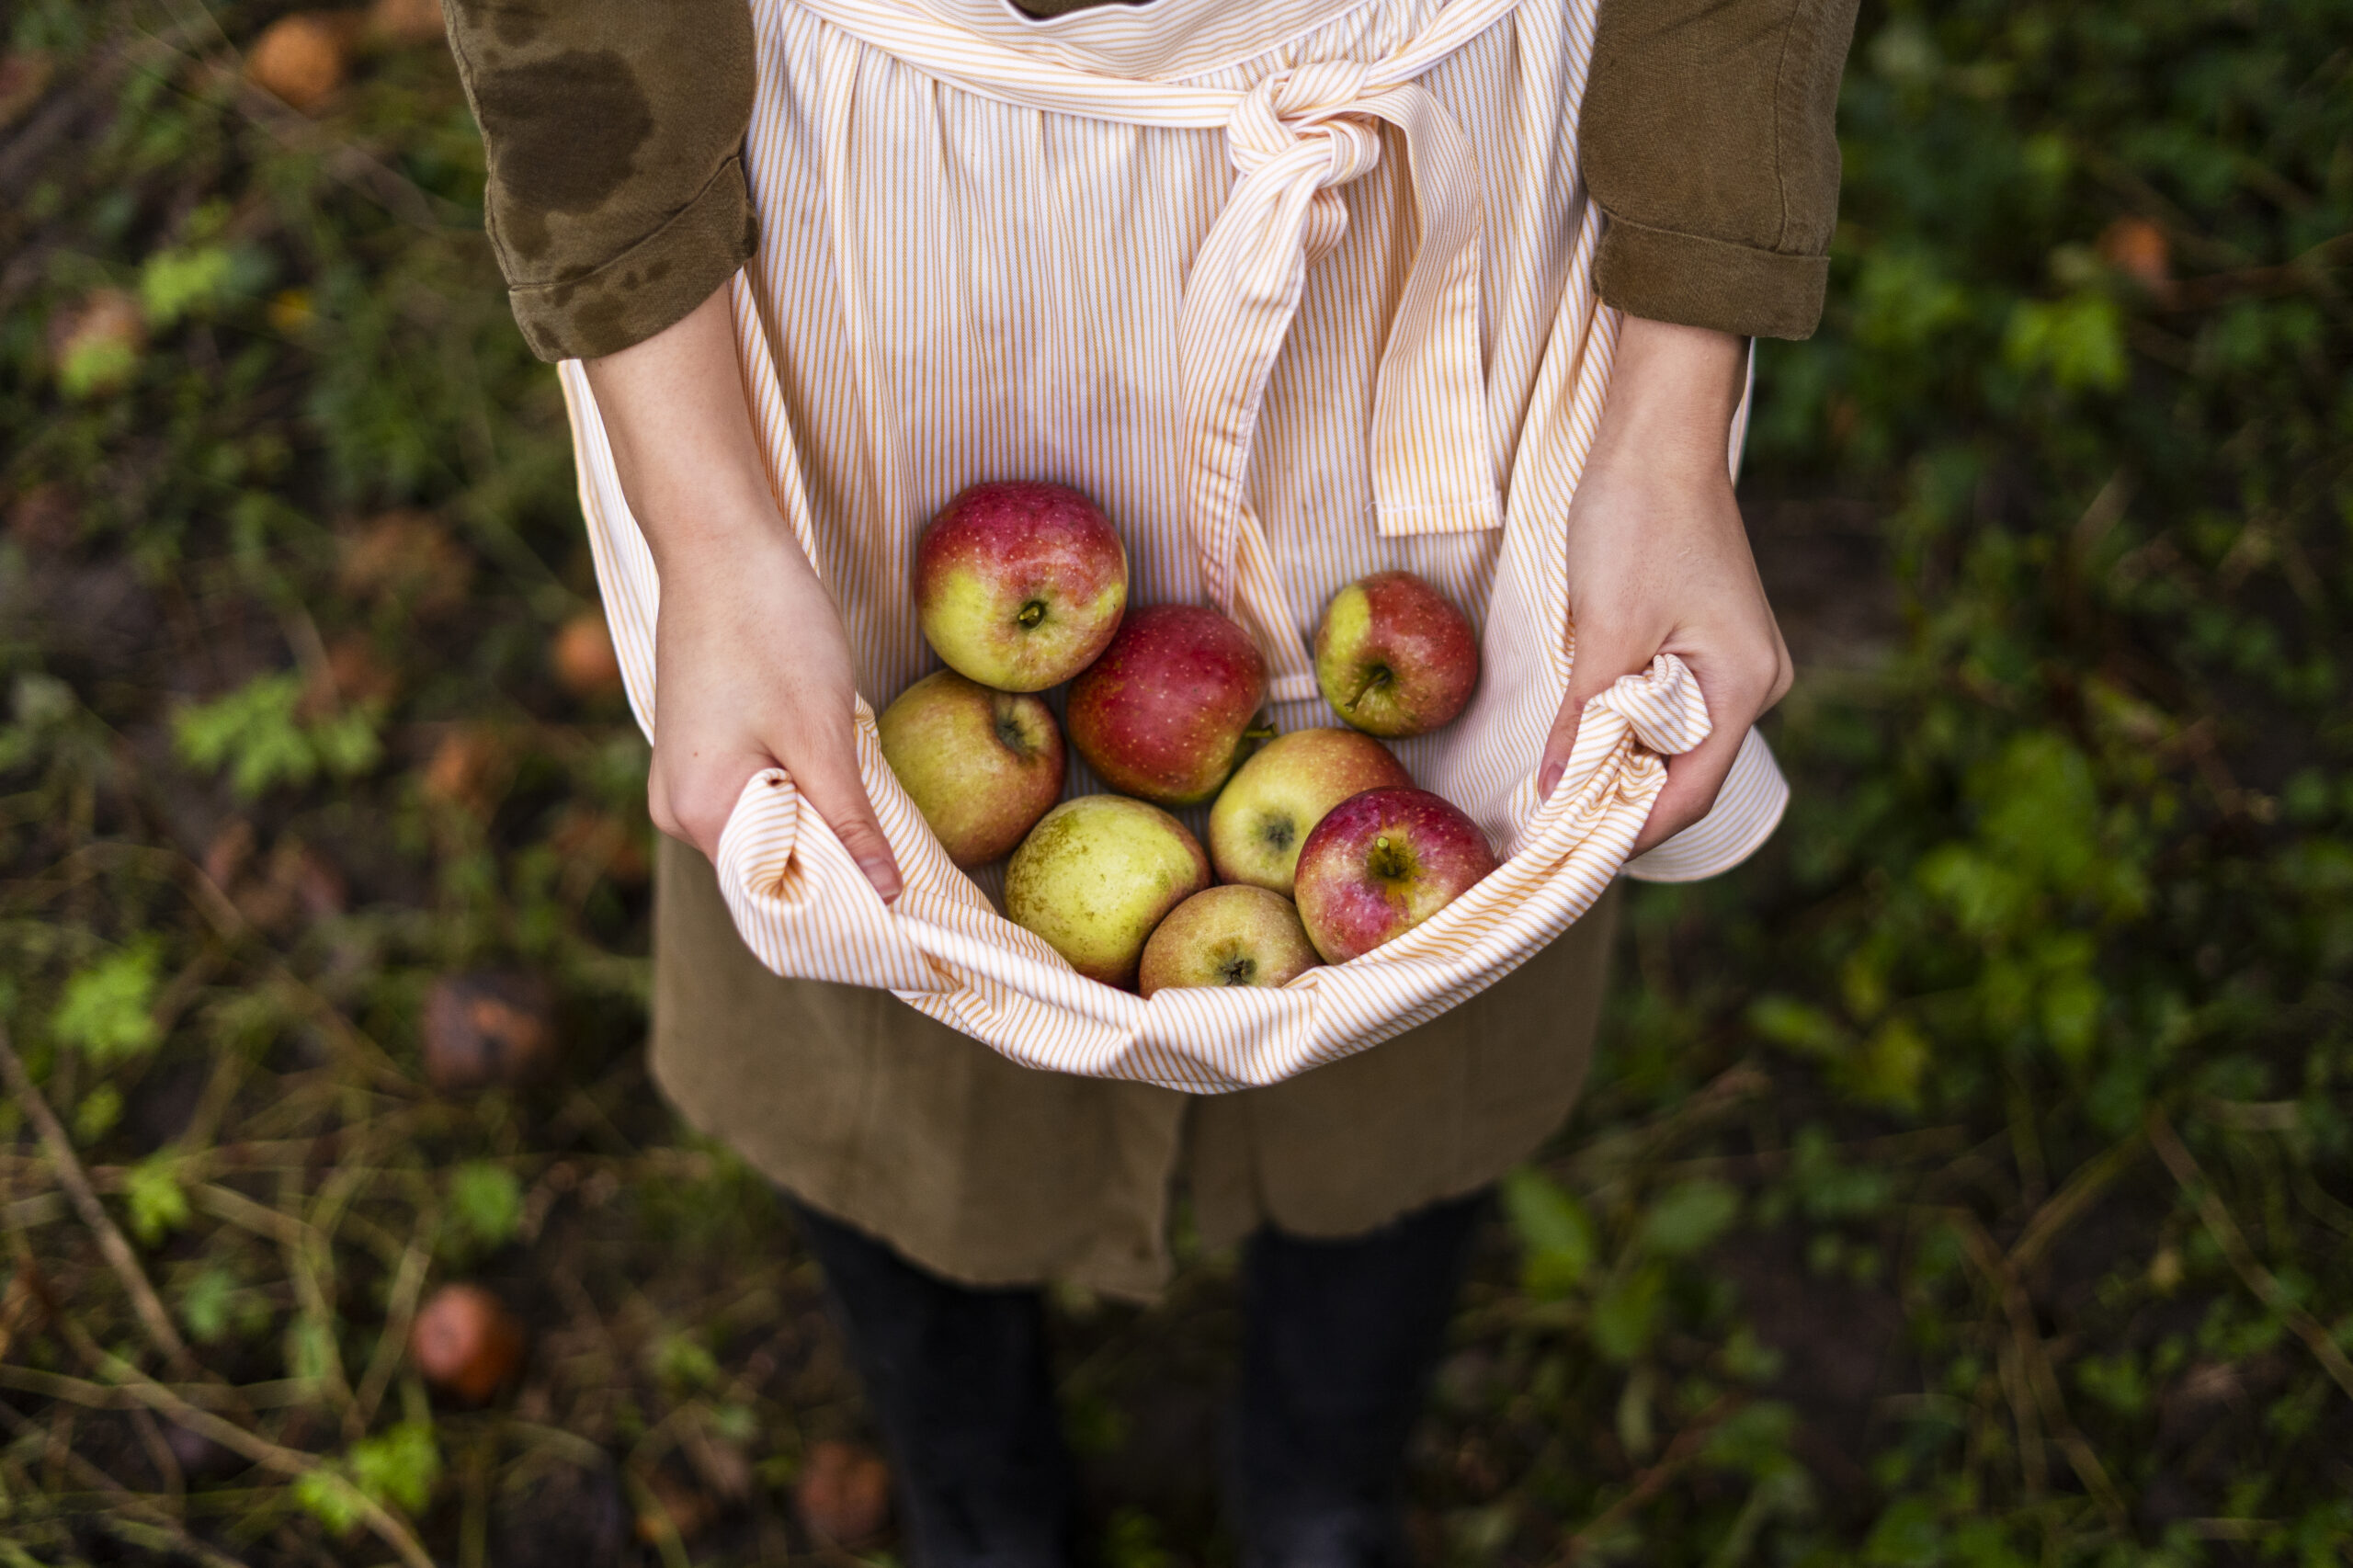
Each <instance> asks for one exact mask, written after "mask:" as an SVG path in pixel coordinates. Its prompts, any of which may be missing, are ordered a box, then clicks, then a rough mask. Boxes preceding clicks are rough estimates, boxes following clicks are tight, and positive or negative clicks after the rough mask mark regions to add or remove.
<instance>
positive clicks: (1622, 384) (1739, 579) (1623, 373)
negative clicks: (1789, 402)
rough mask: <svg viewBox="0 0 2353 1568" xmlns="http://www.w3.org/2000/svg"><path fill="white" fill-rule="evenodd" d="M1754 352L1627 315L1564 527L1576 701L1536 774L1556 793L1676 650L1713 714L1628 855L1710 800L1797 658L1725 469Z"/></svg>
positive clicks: (1569, 702)
mask: <svg viewBox="0 0 2353 1568" xmlns="http://www.w3.org/2000/svg"><path fill="white" fill-rule="evenodd" d="M1745 365H1746V352H1745V345H1744V344H1743V343H1742V342H1741V340H1740V339H1738V338H1736V337H1733V336H1730V335H1726V334H1723V333H1719V332H1709V331H1706V330H1704V329H1701V328H1698V327H1683V326H1670V325H1666V324H1662V323H1658V322H1651V321H1644V320H1643V319H1641V318H1639V317H1634V316H1629V317H1627V318H1626V320H1625V322H1624V324H1623V325H1622V327H1621V330H1620V334H1619V338H1618V358H1617V362H1616V364H1615V366H1614V368H1613V370H1612V374H1611V379H1610V389H1609V403H1608V410H1607V412H1605V413H1604V415H1602V421H1601V429H1600V431H1599V432H1598V433H1597V436H1596V437H1595V440H1594V449H1593V453H1592V456H1591V457H1590V458H1589V459H1588V460H1587V461H1586V471H1585V474H1584V477H1583V479H1582V481H1581V482H1580V483H1579V484H1578V486H1577V494H1576V499H1575V501H1574V502H1573V503H1572V504H1571V506H1570V507H1569V516H1568V522H1567V527H1568V544H1569V551H1568V575H1569V616H1570V620H1571V623H1572V625H1573V626H1574V628H1575V632H1576V650H1575V661H1574V667H1573V669H1572V670H1571V673H1570V682H1569V694H1568V698H1567V699H1566V700H1564V701H1563V703H1562V704H1561V711H1560V715H1559V717H1557V718H1555V719H1554V720H1553V721H1552V734H1551V736H1550V737H1549V738H1548V739H1547V740H1546V742H1545V745H1544V756H1543V761H1542V763H1541V764H1540V767H1538V769H1537V785H1538V788H1539V790H1540V791H1541V793H1543V794H1544V795H1546V796H1550V795H1551V794H1552V787H1553V786H1554V785H1555V784H1557V783H1559V782H1560V778H1561V772H1562V770H1563V768H1564V767H1566V766H1567V764H1568V758H1569V752H1570V749H1571V748H1572V747H1573V746H1574V744H1576V733H1577V720H1578V716H1579V715H1580V714H1581V713H1582V712H1583V711H1584V710H1585V705H1586V702H1587V701H1589V700H1590V699H1593V698H1594V697H1596V696H1597V695H1598V694H1599V693H1601V692H1602V691H1603V690H1605V689H1607V688H1608V686H1609V685H1610V684H1611V683H1612V682H1613V681H1615V680H1617V679H1618V678H1619V677H1620V676H1626V675H1633V674H1636V673H1639V672H1640V671H1642V670H1644V669H1647V668H1648V667H1649V666H1650V663H1651V661H1652V660H1653V659H1654V658H1655V657H1656V656H1657V655H1658V654H1660V653H1673V654H1675V655H1676V656H1677V657H1678V658H1680V659H1681V660H1682V661H1683V662H1684V663H1685V664H1686V665H1688V666H1690V670H1691V674H1692V675H1693V676H1694V677H1695V678H1696V679H1697V680H1698V681H1699V693H1700V696H1701V697H1702V698H1704V699H1706V702H1707V705H1708V720H1709V722H1710V724H1711V729H1710V731H1709V733H1708V738H1707V739H1706V740H1705V741H1703V742H1701V743H1700V744H1699V745H1698V746H1697V747H1695V748H1694V749H1692V750H1691V751H1688V752H1686V753H1684V754H1683V755H1682V756H1676V757H1671V758H1669V759H1668V761H1667V765H1666V787H1665V789H1664V790H1661V791H1660V793H1659V797H1658V800H1657V801H1656V803H1655V804H1654V805H1653V806H1652V807H1651V814H1650V819H1649V821H1647V822H1646V823H1644V824H1643V831H1642V833H1641V835H1639V836H1638V837H1636V838H1635V840H1634V846H1633V849H1632V851H1631V853H1632V854H1635V855H1639V854H1641V853H1642V852H1643V850H1646V849H1648V848H1650V847H1652V846H1654V845H1656V844H1659V843H1661V842H1663V841H1665V839H1667V838H1670V837H1672V836H1674V835H1676V834H1677V833H1680V832H1681V831H1682V830H1683V829H1685V828H1687V827H1688V826H1690V825H1691V824H1693V823H1695V822H1697V821H1699V819H1700V818H1701V817H1703V816H1705V815H1706V814H1707V812H1708V808H1709V807H1711V806H1712V805H1713V804H1714V803H1715V799H1716V792H1717V790H1720V789H1722V787H1723V781H1724V776H1725V774H1726V773H1728V772H1729V771H1730V770H1731V768H1732V764H1733V756H1734V755H1735V754H1737V753H1738V752H1739V750H1740V745H1741V741H1742V739H1743V738H1744V737H1745V735H1746V734H1747V733H1748V727H1749V725H1750V724H1752V723H1753V722H1756V716H1757V715H1758V714H1760V713H1762V712H1764V711H1765V710H1767V709H1768V708H1770V707H1772V706H1773V704H1774V703H1776V702H1778V701H1779V700H1780V699H1781V696H1782V694H1783V693H1784V692H1786V691H1788V690H1789V688H1790V651H1789V648H1788V646H1787V645H1786V644H1784V643H1783V642H1782V641H1781V630H1780V628H1779V626H1778V625H1777V624H1775V622H1774V619H1773V610H1772V607H1771V606H1770V605H1768V604H1767V603H1766V601H1765V585H1764V584H1763V583H1762V582H1760V581H1759V580H1758V578H1757V575H1756V560H1755V558H1754V557H1753V556H1751V555H1750V553H1749V550H1748V534H1747V530H1746V529H1745V527H1744V526H1743V525H1742V522H1741V516H1740V507H1739V506H1738V505H1737V504H1736V503H1735V502H1734V501H1733V488H1732V479H1731V476H1730V473H1729V472H1728V471H1727V467H1726V452H1727V442H1728V440H1729V438H1730V431H1731V418H1732V414H1733V408H1734V407H1735V406H1737V404H1738V403H1739V400H1740V390H1741V383H1742V381H1743V379H1744V376H1745Z"/></svg>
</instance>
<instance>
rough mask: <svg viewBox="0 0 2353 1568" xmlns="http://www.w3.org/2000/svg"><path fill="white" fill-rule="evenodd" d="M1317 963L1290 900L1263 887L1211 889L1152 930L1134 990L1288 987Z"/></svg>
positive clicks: (1144, 991) (1148, 991)
mask: <svg viewBox="0 0 2353 1568" xmlns="http://www.w3.org/2000/svg"><path fill="white" fill-rule="evenodd" d="M1322 961H1323V960H1320V959H1318V958H1317V957H1316V956H1315V949H1314V948H1313V946H1312V945H1310V943H1309V942H1308V940H1307V932H1306V930H1305V929H1304V928H1303V927H1302V926H1301V925H1300V923H1299V911H1298V910H1296V909H1293V908H1292V907H1291V903H1290V900H1289V899H1287V898H1285V897H1284V896H1283V895H1282V894H1280V893H1279V892H1267V890H1266V889H1265V888H1251V887H1222V888H1211V889H1210V890H1209V891H1208V892H1197V893H1195V894H1194V895H1193V896H1192V897H1190V898H1188V899H1187V900H1186V901H1185V902H1184V903H1180V904H1178V905H1177V906H1176V908H1175V909H1173V910H1171V911H1170V912H1169V915H1168V918H1167V919H1165V920H1163V921H1162V922H1161V923H1160V927H1159V929H1158V930H1155V931H1154V932H1153V934H1152V940H1150V941H1149V942H1146V943H1145V944H1144V945H1143V966H1142V971H1141V972H1140V973H1139V974H1138V976H1137V979H1136V989H1137V990H1138V991H1141V992H1142V993H1143V994H1145V995H1146V996H1149V995H1151V994H1153V993H1154V992H1155V991H1159V990H1163V989H1165V988H1166V987H1168V986H1172V985H1267V986H1273V985H1288V984H1290V983H1291V982H1292V981H1293V980H1295V979H1297V978H1298V977H1299V976H1301V975H1302V974H1304V973H1306V972H1307V971H1309V970H1311V969H1313V968H1314V967H1315V966H1316V965H1317V964H1318V963H1320V962H1322Z"/></svg>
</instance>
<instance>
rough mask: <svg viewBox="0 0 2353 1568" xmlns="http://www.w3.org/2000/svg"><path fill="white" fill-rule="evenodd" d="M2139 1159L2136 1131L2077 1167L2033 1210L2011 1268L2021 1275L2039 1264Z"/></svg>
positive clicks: (2013, 1250) (2012, 1256)
mask: <svg viewBox="0 0 2353 1568" xmlns="http://www.w3.org/2000/svg"><path fill="white" fill-rule="evenodd" d="M2140 1157H2141V1135H2140V1134H2139V1133H2137V1132H2136V1133H2134V1134H2133V1135H2132V1136H2131V1137H2129V1138H2127V1139H2125V1140H2124V1141H2123V1142H2120V1143H2119V1144H2117V1145H2116V1146H2115V1147H2114V1148H2112V1149H2110V1150H2109V1151H2108V1152H2107V1153H2103V1154H2101V1155H2099V1156H2098V1157H2097V1159H2094V1160H2093V1161H2091V1163H2090V1164H2088V1165H2082V1166H2079V1167H2077V1169H2076V1170H2075V1174H2074V1175H2072V1176H2069V1177H2068V1178H2067V1179H2066V1180H2065V1181H2064V1182H2063V1183H2062V1184H2061V1185H2060V1187H2059V1190H2058V1191H2057V1192H2055V1193H2052V1195H2051V1199H2050V1201H2049V1202H2047V1203H2045V1204H2043V1206H2042V1207H2041V1208H2040V1209H2038V1210H2035V1212H2034V1218H2032V1219H2031V1220H2029V1221H2027V1226H2026V1229H2025V1231H2024V1232H2022V1233H2020V1234H2019V1236H2018V1241H2017V1242H2016V1243H2015V1244H2012V1246H2011V1247H2010V1267H2012V1268H2014V1269H2016V1270H2017V1271H2018V1272H2019V1273H2020V1274H2024V1273H2027V1272H2028V1271H2029V1270H2030V1269H2032V1268H2033V1267H2034V1266H2035V1265H2036V1264H2038V1263H2040V1262H2041V1261H2042V1255H2043V1254H2044V1253H2045V1252H2047V1251H2049V1250H2050V1247H2051V1244H2052V1242H2055V1241H2057V1240H2058V1239H2059V1237H2060V1234H2061V1233H2063V1232H2064V1231H2065V1230H2066V1229H2067V1227H2068V1226H2070V1225H2072V1224H2074V1223H2075V1221H2077V1220H2080V1219H2082V1218H2083V1216H2084V1213H2085V1211H2086V1210H2088V1209H2090V1208H2091V1206H2092V1205H2093V1204H2094V1203H2097V1201H2099V1199H2100V1196H2101V1194H2103V1193H2105V1192H2106V1191H2107V1190H2108V1189H2109V1187H2112V1186H2114V1185H2115V1183H2116V1178H2117V1177H2119V1176H2122V1175H2123V1174H2124V1173H2125V1172H2126V1171H2128V1170H2131V1168H2132V1163H2133V1162H2134V1161H2135V1160H2137V1159H2139V1158H2140Z"/></svg>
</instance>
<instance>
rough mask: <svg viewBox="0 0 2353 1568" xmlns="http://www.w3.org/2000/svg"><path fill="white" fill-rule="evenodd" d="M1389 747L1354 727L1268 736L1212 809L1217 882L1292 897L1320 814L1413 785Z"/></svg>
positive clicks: (1227, 784) (1321, 817) (1211, 832)
mask: <svg viewBox="0 0 2353 1568" xmlns="http://www.w3.org/2000/svg"><path fill="white" fill-rule="evenodd" d="M1413 782H1414V778H1413V775H1411V774H1409V773H1407V772H1406V771H1405V765H1404V763H1402V762H1399V761H1398V760H1397V759H1396V758H1395V757H1393V756H1391V755H1390V754H1389V748H1388V747H1386V746H1384V745H1382V744H1381V743H1380V742H1379V741H1376V740H1374V739H1373V738H1372V737H1371V736H1370V735H1360V734H1358V733H1357V732H1356V731H1354V730H1294V731H1293V732H1291V733H1290V734H1288V735H1282V736H1279V737H1278V738H1276V739H1274V740H1271V741H1268V742H1267V744H1266V745H1265V746H1263V747H1262V748H1260V749H1259V750H1258V751H1256V752H1254V753H1252V754H1251V756H1250V760H1249V761H1247V762H1245V763H1244V764H1243V765H1242V766H1241V767H1240V768H1239V769H1237V770H1236V771H1235V773H1234V775H1233V778H1230V779H1228V780H1227V781H1226V786H1225V789H1224V790H1222V791H1221V792H1220V793H1219V795H1218V798H1217V804H1216V805H1214V806H1211V808H1210V859H1211V863H1212V864H1214V865H1215V866H1216V867H1217V874H1218V878H1219V880H1220V881H1228V882H1248V883H1250V884H1251V885H1253V886H1255V887H1262V888H1269V889H1272V890H1273V891H1274V892H1279V893H1281V894H1282V895H1283V896H1284V897H1285V898H1289V897H1290V892H1291V880H1292V877H1293V874H1294V872H1295V871H1296V869H1297V868H1298V865H1299V849H1300V846H1301V845H1302V844H1305V843H1306V842H1307V835H1309V834H1311V833H1313V832H1314V831H1315V824H1317V823H1319V822H1322V821H1323V820H1324V812H1328V811H1330V810H1331V809H1332V808H1333V807H1334V806H1336V805H1338V804H1339V803H1340V802H1341V801H1345V800H1347V798H1348V797H1349V796H1351V795H1360V794H1362V793H1364V791H1366V790H1384V789H1392V788H1398V787H1403V786H1407V785H1411V784H1412V783H1413Z"/></svg>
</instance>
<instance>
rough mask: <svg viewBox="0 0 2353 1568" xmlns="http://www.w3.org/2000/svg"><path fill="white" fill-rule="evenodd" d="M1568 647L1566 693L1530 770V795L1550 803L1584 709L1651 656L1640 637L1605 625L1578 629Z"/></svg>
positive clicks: (1636, 671) (1652, 650) (1646, 664)
mask: <svg viewBox="0 0 2353 1568" xmlns="http://www.w3.org/2000/svg"><path fill="white" fill-rule="evenodd" d="M1572 635H1573V638H1574V641H1573V642H1571V644H1570V663H1569V691H1568V695H1567V696H1566V697H1563V699H1561V710H1560V712H1559V713H1557V714H1556V715H1554V716H1553V719H1552V733H1550V734H1548V735H1546V736H1545V737H1544V758H1543V761H1542V762H1541V763H1540V764H1539V765H1538V766H1537V769H1536V792H1537V794H1538V796H1539V797H1540V798H1543V799H1548V800H1549V799H1550V798H1551V797H1552V790H1553V789H1554V787H1555V786H1557V785H1558V784H1559V783H1560V782H1561V775H1562V773H1563V772H1564V771H1565V770H1566V769H1567V767H1568V766H1569V755H1570V754H1571V753H1572V752H1574V751H1575V750H1576V744H1577V729H1578V724H1579V721H1580V720H1582V719H1583V717H1584V715H1585V705H1586V703H1588V702H1590V701H1592V700H1593V699H1595V698H1597V697H1598V696H1600V695H1601V694H1602V693H1603V692H1605V691H1607V690H1608V689H1609V687H1611V686H1612V685H1614V684H1615V683H1616V682H1617V680H1618V678H1619V677H1620V676H1630V675H1639V674H1640V673H1641V672H1642V671H1643V670H1645V669H1647V668H1649V667H1650V662H1651V658H1652V655H1653V654H1654V653H1656V652H1657V650H1656V649H1655V648H1654V647H1653V646H1649V645H1646V644H1645V643H1644V642H1643V641H1642V639H1640V638H1639V637H1636V636H1631V635H1629V634H1627V633H1625V632H1622V631H1614V630H1613V629H1611V628H1609V627H1607V626H1598V625H1597V626H1595V627H1592V628H1590V629H1587V628H1584V627H1579V628H1577V629H1576V630H1575V631H1574V632H1573V634H1572Z"/></svg>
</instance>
